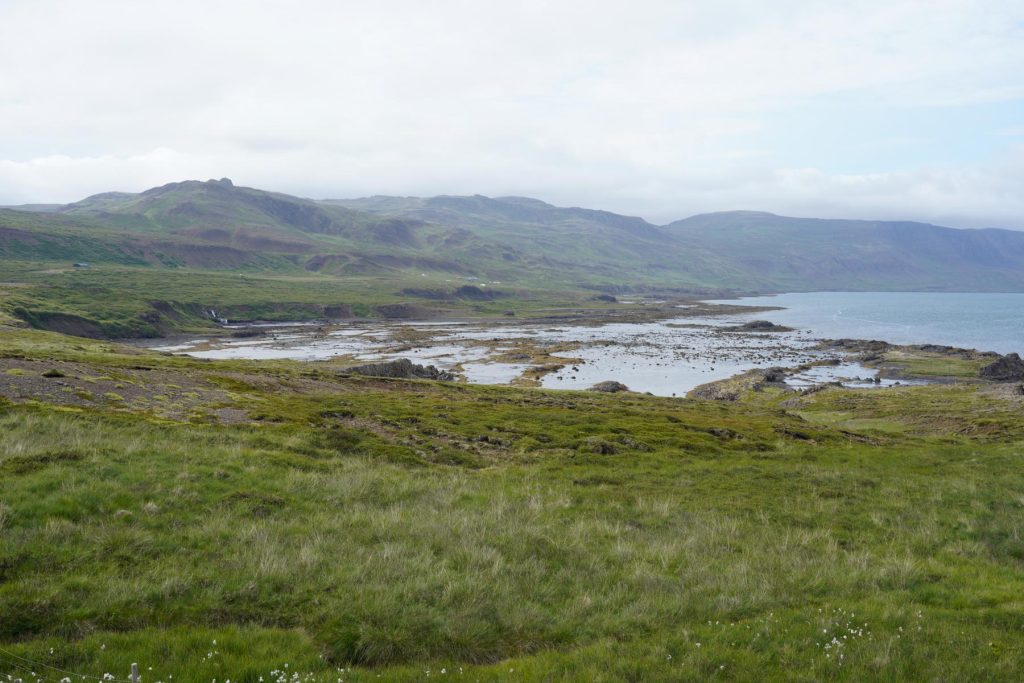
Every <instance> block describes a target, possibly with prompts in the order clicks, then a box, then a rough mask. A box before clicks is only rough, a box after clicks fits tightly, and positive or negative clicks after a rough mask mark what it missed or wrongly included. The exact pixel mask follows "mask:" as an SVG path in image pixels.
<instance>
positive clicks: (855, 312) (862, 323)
mask: <svg viewBox="0 0 1024 683" xmlns="http://www.w3.org/2000/svg"><path fill="white" fill-rule="evenodd" d="M720 303H743V304H750V305H756V306H782V307H784V309H783V310H780V311H771V312H769V313H763V314H759V315H758V317H763V318H768V319H770V320H771V321H772V322H775V323H778V324H780V325H786V326H788V327H795V328H798V329H801V330H805V331H807V332H809V333H810V334H811V335H813V336H814V337H818V338H827V339H838V338H844V337H846V338H853V339H880V340H882V341H887V342H890V343H893V344H944V345H947V346H958V347H962V348H968V349H978V350H979V351H996V352H999V353H1010V352H1017V353H1024V294H987V293H943V292H809V293H790V294H778V295H774V296H759V297H745V298H743V299H741V300H740V301H739V302H737V301H736V300H735V299H731V300H727V301H722V302H720Z"/></svg>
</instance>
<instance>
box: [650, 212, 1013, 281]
mask: <svg viewBox="0 0 1024 683" xmlns="http://www.w3.org/2000/svg"><path fill="white" fill-rule="evenodd" d="M663 229H664V230H665V231H666V232H668V233H670V234H672V235H673V236H674V237H676V238H677V239H678V240H679V241H680V242H681V243H682V244H684V245H686V246H692V247H701V248H704V249H708V250H711V251H713V252H715V253H727V254H728V255H729V258H730V260H731V262H732V263H733V264H734V266H735V267H736V268H738V269H740V270H741V271H742V272H744V273H746V274H747V276H748V277H750V278H761V279H762V281H764V282H770V283H772V286H773V287H775V288H776V289H778V290H794V291H804V290H810V289H822V290H828V289H831V290H850V291H856V290H865V291H872V290H874V291H879V290H906V291H929V290H935V291H993V292H996V291H1021V289H1022V287H1024V232H1016V231H1012V230H954V229H952V228H943V227H939V226H935V225H927V224H924V223H911V222H891V221H889V222H887V221H851V220H822V219H815V218H789V217H786V216H776V215H773V214H769V213H760V212H754V211H734V212H725V213H717V214H704V215H700V216H693V217H691V218H687V219H685V220H682V221H677V222H675V223H672V224H670V225H667V226H665V227H664V228H663Z"/></svg>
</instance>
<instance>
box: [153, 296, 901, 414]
mask: <svg viewBox="0 0 1024 683" xmlns="http://www.w3.org/2000/svg"><path fill="white" fill-rule="evenodd" d="M725 310H730V309H725ZM764 315H765V313H764V312H758V313H750V312H745V313H732V312H730V313H725V314H722V315H708V314H707V308H706V307H701V309H700V311H699V315H687V310H686V307H681V308H680V310H679V315H678V317H670V318H667V319H664V320H659V321H647V322H608V323H602V322H601V321H580V322H559V323H558V324H551V323H550V322H546V321H523V322H515V323H512V322H505V321H479V322H478V321H469V322H466V321H459V322H443V321H441V322H438V321H424V322H402V323H395V322H391V323H384V322H380V323H363V322H359V323H350V324H341V325H330V326H324V325H315V324H308V325H302V324H294V325H288V326H266V327H259V326H255V327H254V326H249V327H245V328H238V329H236V330H235V334H236V335H238V334H241V335H245V336H244V337H241V338H228V339H223V338H220V339H196V340H192V341H187V342H184V343H178V344H175V345H169V346H160V347H156V348H157V350H161V351H167V352H172V353H185V354H188V355H191V356H195V357H199V358H211V359H291V360H303V361H327V360H336V361H340V362H346V361H347V362H351V363H353V364H357V363H366V362H376V361H387V360H395V359H399V358H407V359H409V360H411V361H412V362H414V363H420V364H424V365H434V366H436V367H437V368H439V369H442V370H447V371H450V372H453V373H455V374H457V375H458V376H459V377H460V378H461V379H462V380H464V381H466V382H470V383H474V384H514V385H521V386H542V387H545V388H551V389H586V388H589V387H591V386H593V385H595V384H597V383H599V382H604V381H616V382H621V383H623V384H625V385H627V386H628V387H629V388H630V389H631V390H633V391H641V392H649V393H652V394H654V395H658V396H676V395H682V394H685V393H686V392H687V391H689V390H691V389H693V388H694V387H697V386H699V385H701V384H705V383H707V382H713V381H717V380H722V379H726V378H729V377H732V376H733V375H736V374H738V373H741V372H745V371H748V370H752V369H755V368H767V367H773V366H782V367H797V366H802V365H807V364H820V365H816V366H815V367H813V368H811V369H809V370H807V371H804V372H802V373H798V374H796V375H793V376H791V377H790V378H789V379H788V380H787V381H788V382H790V383H791V384H792V385H793V386H807V385H810V384H815V383H822V382H830V381H842V382H844V383H847V384H851V385H854V386H876V385H875V384H874V383H872V382H871V380H870V376H872V375H873V374H874V370H871V369H868V368H865V367H863V366H861V365H859V364H857V363H856V362H853V361H852V360H850V359H849V358H847V357H845V356H844V355H843V354H842V353H841V352H838V351H835V350H823V349H822V348H820V343H819V342H820V340H817V339H814V338H812V337H811V335H809V334H808V333H807V332H805V331H801V330H784V331H772V332H757V331H745V330H739V329H736V328H738V327H740V326H742V325H743V324H744V323H747V322H750V320H752V319H753V318H754V317H755V316H764ZM836 363H838V364H836ZM888 384H891V381H890V380H884V381H883V382H882V383H881V384H880V385H879V386H885V385H888Z"/></svg>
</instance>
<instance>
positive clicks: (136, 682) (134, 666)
mask: <svg viewBox="0 0 1024 683" xmlns="http://www.w3.org/2000/svg"><path fill="white" fill-rule="evenodd" d="M132 683H139V665H138V664H136V663H135V662H132Z"/></svg>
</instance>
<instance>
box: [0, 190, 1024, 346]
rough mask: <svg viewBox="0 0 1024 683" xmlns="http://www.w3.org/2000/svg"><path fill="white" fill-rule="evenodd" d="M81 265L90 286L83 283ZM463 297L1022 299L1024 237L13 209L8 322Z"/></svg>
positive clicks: (282, 208)
mask: <svg viewBox="0 0 1024 683" xmlns="http://www.w3.org/2000/svg"><path fill="white" fill-rule="evenodd" d="M80 262H86V263H88V264H90V266H92V269H91V270H90V271H89V272H78V273H74V275H73V277H71V276H69V275H68V273H67V270H68V269H69V268H70V266H71V264H73V263H80ZM239 273H241V274H244V275H245V276H246V277H247V278H248V279H247V280H246V281H245V284H244V286H243V285H241V284H240V282H239V281H238V280H237V279H236V277H234V276H235V275H237V274H239ZM467 280H470V281H474V280H480V281H485V282H487V283H490V285H491V286H496V285H497V286H500V287H503V288H505V289H506V291H508V292H512V293H515V294H516V296H514V297H512V298H513V303H511V304H503V305H506V306H507V307H511V308H516V307H517V306H524V305H541V304H542V303H545V302H546V303H550V302H552V301H561V302H567V301H582V300H585V299H586V298H588V297H592V296H593V294H594V292H595V291H605V292H643V291H647V292H665V293H668V292H671V293H675V294H680V293H691V294H702V295H703V294H709V293H713V294H728V293H755V292H773V291H809V290H868V291H870V290H936V291H1024V233H1022V232H1016V231H1008V230H955V229H951V228H944V227H940V226H934V225H927V224H922V223H909V222H885V221H846V220H820V219H811V218H787V217H784V216H775V215H772V214H767V213H757V212H746V211H740V212H727V213H715V214H703V215H698V216H693V217H690V218H687V219H684V220H681V221H677V222H674V223H670V224H668V225H664V226H656V225H653V224H651V223H648V222H647V221H644V220H643V219H641V218H636V217H631V216H622V215H618V214H614V213H610V212H607V211H595V210H590V209H583V208H563V207H556V206H552V205H550V204H547V203H545V202H542V201H539V200H536V199H529V198H524V197H498V198H489V197H483V196H479V195H476V196H469V197H460V196H439V197H431V198H416V197H382V196H377V197H369V198H365V199H355V200H324V201H314V200H311V199H303V198H299V197H293V196H289V195H285V194H279V193H274V192H266V191H263V190H257V189H253V188H246V187H237V186H235V185H234V184H233V183H232V182H231V181H230V180H227V179H221V180H210V181H207V182H199V181H185V182H180V183H171V184H168V185H164V186H161V187H157V188H153V189H151V190H147V191H145V192H141V193H137V194H132V193H123V192H109V193H104V194H99V195H94V196H92V197H88V198H86V199H84V200H82V201H79V202H75V203H73V204H68V205H64V206H51V205H33V206H28V207H24V208H23V209H22V210H18V209H17V208H14V209H0V283H9V284H12V285H19V286H20V287H19V288H18V289H17V291H15V292H13V293H12V292H7V291H6V290H4V289H3V288H2V287H0V309H2V310H4V311H6V312H7V313H8V314H13V315H16V316H17V317H21V318H22V319H24V320H28V321H30V322H31V323H32V324H34V325H43V326H46V325H47V323H45V322H44V321H46V320H52V319H55V318H54V317H53V316H54V315H56V316H69V315H70V316H79V317H81V318H84V319H85V320H86V321H87V322H89V325H88V326H89V327H90V329H99V330H102V333H103V334H113V335H122V334H133V335H134V334H144V335H151V334H163V333H166V332H167V331H172V330H175V329H181V328H182V327H183V326H187V325H199V326H202V325H204V324H208V321H205V320H203V318H202V317H201V316H200V317H199V318H196V317H195V316H193V315H191V314H185V313H184V311H192V310H209V309H211V308H212V309H217V310H221V309H225V308H227V309H229V310H232V311H236V312H238V314H239V315H240V316H242V317H245V316H248V315H255V314H260V315H265V316H269V317H271V318H274V319H281V318H296V317H303V316H309V315H317V314H318V313H319V314H328V313H329V312H330V311H349V310H352V311H356V312H365V313H367V314H372V313H373V311H374V307H375V306H379V305H392V304H402V305H404V306H405V308H404V309H401V310H405V311H408V312H409V313H410V314H413V313H415V312H417V311H422V310H423V306H424V305H425V303H426V302H431V301H438V300H443V299H445V298H446V294H445V293H446V292H448V293H452V292H456V291H457V290H458V288H459V287H460V286H462V285H464V284H466V281H467ZM499 283H500V284H499ZM115 284H116V287H115V286H114V285H115ZM83 292H84V293H83ZM88 292H92V293H93V294H92V295H91V296H90V295H88V294H87V293H88ZM110 297H116V298H117V300H116V301H113V300H111V298H110ZM528 300H530V301H533V302H534V303H533V304H527V303H524V302H526V301H528ZM455 305H456V306H457V307H463V308H464V307H465V305H464V303H457V304H455ZM473 306H474V308H475V309H476V310H477V311H478V312H491V313H496V312H499V311H500V309H499V307H498V306H497V304H493V305H490V306H488V305H485V304H482V303H480V302H476V303H475V304H473ZM168 307H170V308H172V309H175V310H177V311H179V318H181V319H172V318H168V317H167V316H166V315H165V314H164V313H162V312H161V311H163V310H165V309H167V308H168ZM232 307H235V308H232ZM392 310H397V309H392ZM140 321H141V322H140Z"/></svg>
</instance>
